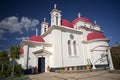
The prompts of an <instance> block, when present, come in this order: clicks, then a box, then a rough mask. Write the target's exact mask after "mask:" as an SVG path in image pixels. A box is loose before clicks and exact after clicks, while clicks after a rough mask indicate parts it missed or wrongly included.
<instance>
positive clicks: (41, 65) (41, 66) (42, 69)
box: [38, 57, 45, 73]
mask: <svg viewBox="0 0 120 80" xmlns="http://www.w3.org/2000/svg"><path fill="white" fill-rule="evenodd" d="M38 72H39V73H43V72H45V57H38Z"/></svg>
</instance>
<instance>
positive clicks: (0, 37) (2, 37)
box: [0, 29, 6, 40]
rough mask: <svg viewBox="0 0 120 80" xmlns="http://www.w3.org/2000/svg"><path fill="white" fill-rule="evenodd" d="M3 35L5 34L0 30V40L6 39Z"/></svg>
mask: <svg viewBox="0 0 120 80" xmlns="http://www.w3.org/2000/svg"><path fill="white" fill-rule="evenodd" d="M4 33H6V32H5V30H3V29H0V40H6V38H4V36H3V34H4Z"/></svg>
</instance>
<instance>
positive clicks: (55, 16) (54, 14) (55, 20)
mask: <svg viewBox="0 0 120 80" xmlns="http://www.w3.org/2000/svg"><path fill="white" fill-rule="evenodd" d="M50 15H51V26H52V25H57V26H61V11H60V10H58V9H57V8H56V4H54V9H53V10H52V11H51V12H50Z"/></svg>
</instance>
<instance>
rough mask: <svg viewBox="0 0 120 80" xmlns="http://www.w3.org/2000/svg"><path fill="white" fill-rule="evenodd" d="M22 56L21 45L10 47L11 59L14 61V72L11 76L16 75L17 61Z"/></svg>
mask: <svg viewBox="0 0 120 80" xmlns="http://www.w3.org/2000/svg"><path fill="white" fill-rule="evenodd" d="M19 57H20V47H19V46H12V47H11V48H10V59H11V62H12V73H11V76H12V77H13V76H14V70H15V62H16V60H17V59H19Z"/></svg>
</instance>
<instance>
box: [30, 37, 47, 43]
mask: <svg viewBox="0 0 120 80" xmlns="http://www.w3.org/2000/svg"><path fill="white" fill-rule="evenodd" d="M29 41H35V42H45V40H44V39H43V38H42V37H41V36H31V37H30V38H29Z"/></svg>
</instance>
